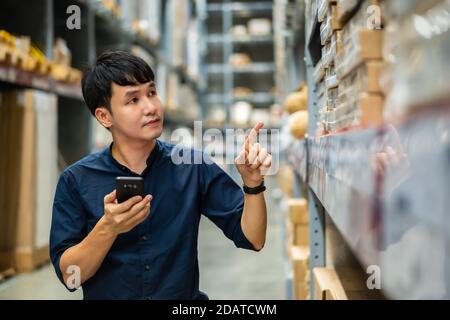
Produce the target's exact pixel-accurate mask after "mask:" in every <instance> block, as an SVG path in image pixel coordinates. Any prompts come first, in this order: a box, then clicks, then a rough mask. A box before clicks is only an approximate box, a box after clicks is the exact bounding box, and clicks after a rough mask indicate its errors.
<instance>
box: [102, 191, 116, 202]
mask: <svg viewBox="0 0 450 320" xmlns="http://www.w3.org/2000/svg"><path fill="white" fill-rule="evenodd" d="M114 201H116V190H115V189H114V190H113V191H112V192H111V193H108V194H107V195H106V196H105V198H104V202H105V203H114Z"/></svg>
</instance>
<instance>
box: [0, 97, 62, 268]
mask: <svg viewBox="0 0 450 320" xmlns="http://www.w3.org/2000/svg"><path fill="white" fill-rule="evenodd" d="M4 94H6V95H8V99H7V102H6V104H5V105H6V109H7V110H8V111H9V112H10V113H9V115H8V116H7V118H6V119H7V120H6V122H10V124H11V126H10V127H8V128H9V129H8V130H5V129H3V128H2V129H3V130H4V131H2V133H3V134H2V135H1V139H2V140H4V139H6V140H5V142H6V144H7V145H8V146H10V147H8V148H10V150H9V151H10V152H7V154H8V156H9V157H2V160H0V162H1V167H2V171H3V170H5V169H8V170H9V172H8V174H7V175H6V176H4V175H2V176H0V183H1V188H2V192H1V193H3V192H4V191H5V190H6V191H7V192H6V193H7V198H6V200H5V197H2V200H1V202H2V205H3V204H5V206H4V207H2V209H3V208H6V210H4V213H2V215H6V218H7V219H6V220H7V221H9V222H8V223H7V224H8V226H7V227H8V230H7V231H6V233H5V235H4V236H0V239H1V240H0V266H2V267H4V266H7V267H11V266H13V267H14V268H15V269H16V270H17V271H19V272H23V271H31V270H33V269H34V268H35V267H36V266H38V265H40V264H42V263H44V262H46V261H48V235H49V229H50V220H51V207H52V202H53V192H54V190H55V187H56V181H57V175H58V171H57V170H58V169H57V145H58V144H57V138H56V137H57V122H56V112H57V110H56V106H57V105H56V96H55V95H53V94H48V93H44V92H39V91H36V90H20V91H11V92H8V93H4ZM2 95H3V94H2ZM4 102H5V99H3V101H2V103H4ZM5 105H3V106H2V107H5ZM5 133H7V134H5ZM5 158H6V160H5ZM5 162H6V163H5ZM1 211H3V210H1ZM2 227H3V220H2ZM2 233H3V232H2Z"/></svg>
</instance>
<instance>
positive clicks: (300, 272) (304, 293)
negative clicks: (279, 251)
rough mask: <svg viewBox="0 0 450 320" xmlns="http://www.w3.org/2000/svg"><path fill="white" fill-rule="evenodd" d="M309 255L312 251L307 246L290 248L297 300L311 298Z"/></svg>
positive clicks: (295, 297)
mask: <svg viewBox="0 0 450 320" xmlns="http://www.w3.org/2000/svg"><path fill="white" fill-rule="evenodd" d="M309 256H310V252H309V247H307V246H292V247H291V248H290V259H291V264H292V269H293V270H292V271H293V290H294V292H293V293H294V299H295V300H306V299H309V283H310V271H309Z"/></svg>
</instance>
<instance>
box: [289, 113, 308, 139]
mask: <svg viewBox="0 0 450 320" xmlns="http://www.w3.org/2000/svg"><path fill="white" fill-rule="evenodd" d="M288 121H289V131H290V132H291V134H292V136H293V137H294V138H296V139H304V138H305V134H306V133H307V132H308V111H306V110H300V111H297V112H294V113H293V114H291V115H289V120H288Z"/></svg>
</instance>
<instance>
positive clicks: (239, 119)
mask: <svg viewBox="0 0 450 320" xmlns="http://www.w3.org/2000/svg"><path fill="white" fill-rule="evenodd" d="M252 110H253V106H252V105H251V104H250V103H248V102H245V101H237V102H235V103H234V104H233V105H232V106H231V119H232V122H233V124H234V125H235V126H238V127H239V126H246V125H247V124H249V123H250V115H251V113H252Z"/></svg>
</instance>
